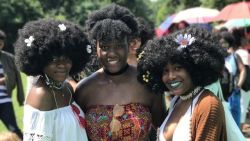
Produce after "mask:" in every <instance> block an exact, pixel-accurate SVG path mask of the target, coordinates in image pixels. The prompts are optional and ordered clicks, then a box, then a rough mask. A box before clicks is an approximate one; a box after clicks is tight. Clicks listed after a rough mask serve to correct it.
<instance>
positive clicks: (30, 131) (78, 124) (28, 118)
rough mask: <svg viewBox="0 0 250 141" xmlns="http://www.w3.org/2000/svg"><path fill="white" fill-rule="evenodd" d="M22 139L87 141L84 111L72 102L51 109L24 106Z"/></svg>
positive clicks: (34, 140)
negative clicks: (43, 109) (41, 109)
mask: <svg viewBox="0 0 250 141" xmlns="http://www.w3.org/2000/svg"><path fill="white" fill-rule="evenodd" d="M23 125H24V128H23V132H24V138H23V140H24V141H87V140H88V138H87V134H86V130H85V119H84V113H83V111H82V110H81V109H80V107H79V106H78V105H77V104H76V103H75V102H73V103H72V104H70V105H69V106H65V107H61V108H58V109H54V110H51V111H40V110H38V109H35V108H34V107H31V106H30V105H27V104H26V105H25V106H24V118H23Z"/></svg>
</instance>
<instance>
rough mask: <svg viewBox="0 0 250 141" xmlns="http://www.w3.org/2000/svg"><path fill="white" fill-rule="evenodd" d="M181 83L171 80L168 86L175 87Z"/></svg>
mask: <svg viewBox="0 0 250 141" xmlns="http://www.w3.org/2000/svg"><path fill="white" fill-rule="evenodd" d="M181 85H182V83H181V82H180V81H171V82H170V83H169V86H170V88H171V89H176V88H179V87H181Z"/></svg>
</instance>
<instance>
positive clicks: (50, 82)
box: [44, 74, 65, 90]
mask: <svg viewBox="0 0 250 141" xmlns="http://www.w3.org/2000/svg"><path fill="white" fill-rule="evenodd" d="M44 81H45V83H46V85H47V86H49V87H50V88H55V89H57V90H61V89H62V88H63V85H64V82H65V81H63V82H57V81H55V80H53V79H52V78H50V77H48V76H47V75H46V74H44Z"/></svg>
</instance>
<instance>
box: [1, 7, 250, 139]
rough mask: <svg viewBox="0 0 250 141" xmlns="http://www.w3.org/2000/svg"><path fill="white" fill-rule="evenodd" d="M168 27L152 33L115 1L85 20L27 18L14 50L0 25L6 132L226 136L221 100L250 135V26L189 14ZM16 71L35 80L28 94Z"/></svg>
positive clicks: (76, 136) (115, 136)
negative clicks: (210, 24)
mask: <svg viewBox="0 0 250 141" xmlns="http://www.w3.org/2000/svg"><path fill="white" fill-rule="evenodd" d="M83 29H85V30H83ZM170 31H171V32H169V33H168V34H167V35H164V36H163V37H160V38H156V37H154V30H153V27H151V26H150V25H149V23H147V22H146V21H145V20H144V19H143V18H141V17H136V16H135V15H134V14H133V13H132V12H131V11H130V10H129V9H128V8H126V7H123V6H120V5H117V4H114V3H112V4H110V5H108V6H106V7H104V8H102V9H99V10H96V11H94V12H92V13H91V14H90V15H89V16H88V18H87V20H86V22H85V25H84V28H83V27H81V26H79V25H77V24H75V23H73V22H70V21H66V20H55V19H39V20H34V21H29V22H27V23H26V24H25V25H24V26H23V27H22V28H21V29H20V30H19V31H18V38H17V40H16V42H15V43H14V49H15V52H14V54H15V55H11V54H10V53H7V52H5V51H2V48H3V47H4V40H5V38H6V35H5V33H4V32H2V31H0V119H1V120H2V121H3V123H4V124H5V126H6V127H7V128H8V129H9V131H10V134H8V136H9V137H10V138H14V136H15V138H19V139H16V140H24V141H30V140H35V141H69V140H72V141H87V140H91V141H102V140H103V141H154V140H157V141H180V140H181V141H188V140H192V141H227V140H230V135H231V134H230V130H228V124H230V123H229V122H228V113H227V112H225V111H226V109H225V108H226V107H225V106H224V105H223V102H224V101H223V100H224V99H225V100H226V101H227V102H228V103H229V105H230V107H229V109H228V110H229V111H230V112H231V113H229V114H230V116H232V117H233V120H232V121H230V122H234V123H235V125H236V128H237V130H240V131H241V132H240V134H241V133H243V134H244V135H245V136H248V135H250V125H248V124H247V113H248V107H249V101H250V95H249V93H250V91H249V89H250V88H249V89H246V88H245V87H244V82H245V80H246V78H247V67H248V66H249V65H250V57H249V53H248V51H247V50H246V49H245V46H247V45H248V43H247V40H248V38H247V36H246V34H245V33H244V32H242V31H241V30H238V29H237V30H234V31H229V30H227V29H221V30H219V31H208V30H207V29H204V28H202V27H198V26H197V25H196V26H192V25H189V24H188V23H187V22H185V21H182V22H181V23H180V24H175V25H173V26H172V27H171V30H170ZM19 71H21V72H23V73H25V74H26V75H27V76H28V78H29V79H30V82H28V84H29V86H28V87H29V88H28V89H27V92H26V98H25V99H24V95H25V94H24V91H23V86H22V80H21V77H20V72H19ZM31 81H32V82H31ZM15 86H16V87H17V97H18V102H19V104H20V105H21V106H22V105H24V108H23V109H24V116H23V125H24V126H23V130H20V129H19V127H18V126H17V123H16V118H15V111H14V109H13V105H12V100H11V94H12V90H13V89H14V88H15ZM221 90H222V91H221ZM219 91H221V94H218V93H219ZM219 95H220V96H219ZM221 96H222V98H221ZM222 99H223V100H222ZM167 103H170V104H167ZM237 126H238V127H237ZM6 136H7V134H6ZM236 136H237V135H236ZM238 136H241V135H238ZM242 136H243V135H242ZM12 140H14V139H12Z"/></svg>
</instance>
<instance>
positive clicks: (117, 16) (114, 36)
mask: <svg viewBox="0 0 250 141" xmlns="http://www.w3.org/2000/svg"><path fill="white" fill-rule="evenodd" d="M85 28H86V31H87V32H88V34H89V36H90V39H94V40H96V41H97V40H98V41H102V42H110V41H113V40H117V41H119V40H121V39H123V38H124V37H125V36H127V37H128V39H129V40H130V39H131V37H132V36H133V35H134V34H137V32H138V24H137V21H136V18H135V16H134V14H133V13H132V12H131V11H130V10H129V9H127V8H125V7H122V6H119V5H117V4H114V3H112V4H110V5H108V6H107V7H104V8H103V9H100V10H97V11H94V12H93V13H92V14H90V15H89V17H88V19H87V21H86V27H85Z"/></svg>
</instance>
